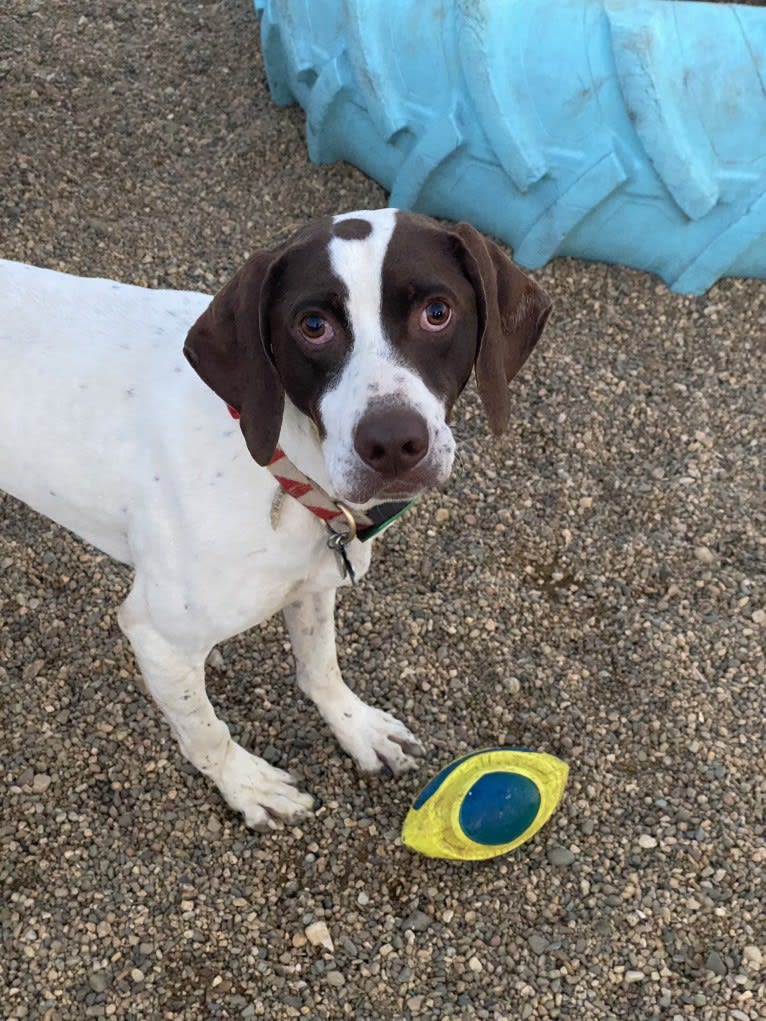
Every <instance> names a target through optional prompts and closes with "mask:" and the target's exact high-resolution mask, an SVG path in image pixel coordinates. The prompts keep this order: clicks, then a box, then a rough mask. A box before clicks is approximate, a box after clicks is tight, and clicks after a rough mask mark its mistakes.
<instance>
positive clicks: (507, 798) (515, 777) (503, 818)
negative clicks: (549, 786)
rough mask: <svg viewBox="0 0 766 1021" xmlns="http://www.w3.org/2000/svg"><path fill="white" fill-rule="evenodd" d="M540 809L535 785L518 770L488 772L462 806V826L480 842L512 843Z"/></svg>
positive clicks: (538, 793)
mask: <svg viewBox="0 0 766 1021" xmlns="http://www.w3.org/2000/svg"><path fill="white" fill-rule="evenodd" d="M539 810H540V792H539V791H538V789H537V786H536V784H534V783H533V782H532V781H531V780H529V779H528V778H527V777H526V776H521V775H520V774H519V773H485V774H484V776H480V777H479V779H478V780H477V781H476V783H475V784H474V785H473V787H471V789H470V790H469V791H468V793H467V794H466V796H465V797H464V798H463V803H462V805H461V806H460V815H459V822H460V828H461V829H462V831H463V832H464V833H465V835H466V836H467V837H469V838H470V839H471V840H474V841H475V842H476V843H477V844H509V843H510V842H511V841H512V840H516V838H517V837H520V836H521V834H522V833H524V832H525V830H526V829H527V828H528V827H529V826H530V825H531V824H532V823H533V822H534V820H535V818H536V816H537V813H538V812H539Z"/></svg>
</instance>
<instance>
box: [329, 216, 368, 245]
mask: <svg viewBox="0 0 766 1021" xmlns="http://www.w3.org/2000/svg"><path fill="white" fill-rule="evenodd" d="M332 233H333V237H336V238H340V239H341V241H364V239H365V238H366V237H369V235H370V234H371V233H372V224H371V223H370V221H369V220H361V219H359V218H358V217H352V219H350V220H341V221H340V223H336V224H333V228H332Z"/></svg>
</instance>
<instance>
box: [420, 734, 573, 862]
mask: <svg viewBox="0 0 766 1021" xmlns="http://www.w3.org/2000/svg"><path fill="white" fill-rule="evenodd" d="M568 775H569V767H568V766H567V764H566V763H565V762H562V761H561V759H557V758H556V757H555V756H554V755H547V754H546V753H544V752H531V751H527V750H525V749H522V748H508V747H499V748H485V749H484V750H482V751H477V752H471V753H470V754H468V755H464V756H463V757H462V758H460V759H456V760H455V761H454V762H451V763H450V764H449V765H448V766H445V767H444V769H442V770H441V771H440V772H439V773H437V774H436V776H435V777H433V779H432V780H429V782H428V783H427V784H426V786H425V787H424V788H423V790H422V791H421V792H420V794H419V795H418V796H417V798H416V799H415V801H414V802H413V803H412V806H411V808H410V810H409V812H408V813H407V816H406V818H405V820H404V825H403V826H402V842H403V843H404V844H405V845H406V846H407V847H409V848H410V849H411V850H413V851H419V852H420V854H424V855H427V856H428V857H429V858H449V859H453V860H456V861H481V860H483V859H485V858H494V857H496V856H497V855H500V854H506V853H507V852H508V851H513V850H514V849H515V848H517V847H518V846H519V845H520V844H523V843H524V841H525V840H529V838H530V837H531V836H533V835H534V834H535V833H537V831H538V830H539V829H540V828H541V827H542V826H544V825H545V823H546V822H547V821H548V819H550V817H551V815H552V814H553V812H554V810H555V808H556V806H557V805H558V803H559V801H560V800H561V796H562V794H563V793H564V786H565V784H566V782H567V776H568Z"/></svg>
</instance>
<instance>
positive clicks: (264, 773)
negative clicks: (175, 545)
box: [118, 583, 313, 830]
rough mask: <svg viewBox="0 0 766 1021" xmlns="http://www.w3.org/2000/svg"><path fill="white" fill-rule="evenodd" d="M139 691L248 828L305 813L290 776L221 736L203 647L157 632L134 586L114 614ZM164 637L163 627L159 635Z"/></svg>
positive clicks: (225, 732) (306, 801) (304, 798)
mask: <svg viewBox="0 0 766 1021" xmlns="http://www.w3.org/2000/svg"><path fill="white" fill-rule="evenodd" d="M118 619H119V623H120V627H121V628H122V630H123V632H124V633H125V635H126V636H127V637H128V639H129V640H130V643H131V645H132V646H133V651H134V652H135V655H136V659H137V660H138V665H139V667H140V668H141V673H142V674H143V677H144V681H145V682H146V687H147V689H148V691H149V693H150V694H151V696H152V698H153V699H154V701H155V702H156V703H157V705H158V706H159V707H160V709H161V710H162V712H163V714H164V715H165V717H166V719H167V720H168V722H169V723H170V726H171V728H172V730H173V732H174V734H175V736H176V738H177V739H178V743H179V746H180V748H181V751H182V752H183V754H184V755H185V757H186V758H187V759H188V760H189V761H190V762H191V763H192V764H193V765H194V766H196V767H197V769H199V770H200V771H201V772H202V773H204V774H205V776H208V777H210V779H211V780H212V781H213V782H214V783H215V784H216V786H217V787H218V789H219V790H220V791H221V793H222V794H223V796H224V798H225V799H226V801H227V802H228V803H229V805H231V807H232V808H233V809H235V810H236V811H238V812H241V813H242V814H243V815H244V817H245V822H246V823H247V825H248V826H252V827H253V828H254V829H262V830H265V829H272V828H275V827H276V826H277V825H278V824H279V822H280V821H289V822H293V821H296V820H297V819H299V818H301V817H302V816H304V815H306V813H307V812H309V811H310V810H311V806H312V803H313V802H312V798H311V797H310V796H309V795H308V794H304V793H302V792H301V791H299V790H298V789H297V788H296V787H295V783H294V781H293V778H292V777H291V776H290V774H289V773H286V772H284V770H281V769H276V768H275V767H274V766H271V765H269V763H268V762H265V761H264V760H263V759H260V758H258V757H257V756H255V755H251V754H250V753H249V752H247V751H245V749H244V748H242V746H241V745H238V744H237V743H236V742H235V741H234V740H233V739H232V737H231V735H230V734H229V728H228V727H227V726H226V724H225V723H224V722H223V720H220V719H219V718H218V717H217V716H216V714H215V710H214V709H213V706H212V705H211V704H210V700H209V699H208V697H207V693H206V691H205V656H206V653H207V651H208V649H207V648H204V647H201V646H200V644H198V642H199V639H198V638H196V637H194V636H193V635H192V634H191V631H193V629H191V631H190V633H189V634H188V635H181V634H180V633H176V634H175V635H174V638H173V639H172V640H171V639H169V638H167V637H165V636H164V635H163V634H162V633H161V632H160V630H159V629H158V626H157V622H156V620H155V619H154V617H153V616H152V615H151V613H150V611H149V608H148V605H147V600H146V599H145V598H144V597H143V593H142V590H141V586H140V584H139V583H137V584H136V585H135V586H134V588H133V591H132V592H131V593H130V595H129V596H128V598H127V599H126V600H125V602H124V603H123V604H122V606H121V607H120V610H119V614H118ZM166 630H167V631H170V630H171V629H170V628H167V629H166Z"/></svg>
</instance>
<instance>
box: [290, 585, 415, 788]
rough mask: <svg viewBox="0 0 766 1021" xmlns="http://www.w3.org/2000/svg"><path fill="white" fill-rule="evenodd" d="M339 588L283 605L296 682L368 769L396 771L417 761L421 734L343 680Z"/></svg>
mask: <svg viewBox="0 0 766 1021" xmlns="http://www.w3.org/2000/svg"><path fill="white" fill-rule="evenodd" d="M334 610H335V590H334V589H331V590H328V591H326V592H319V593H313V594H311V595H306V596H304V597H303V598H302V599H299V600H297V601H296V602H294V603H290V604H289V605H288V606H286V607H285V608H284V617H285V623H286V624H287V629H288V631H289V633H290V641H291V642H292V647H293V652H294V653H295V662H296V666H297V678H298V685H299V687H300V689H301V691H303V692H305V693H306V694H307V695H308V696H309V698H310V699H311V700H312V701H313V702H314V703H315V705H316V706H317V708H318V709H319V711H320V713H321V714H322V716H323V717H324V719H325V720H326V721H327V723H329V725H330V727H331V728H332V731H333V733H334V734H335V736H336V738H337V739H338V741H339V743H340V745H341V747H342V748H343V749H344V750H345V751H347V752H348V754H349V755H351V757H352V758H353V759H355V760H356V763H357V765H358V766H359V768H360V769H361V770H362V771H363V772H365V773H379V772H381V771H388V772H391V773H393V774H394V776H397V775H398V774H399V773H402V772H404V771H405V770H407V769H412V768H414V767H415V766H416V765H417V762H416V761H415V759H416V757H417V756H420V755H422V754H423V748H422V746H421V744H420V742H419V741H418V739H417V738H416V737H415V736H414V735H413V734H412V733H410V731H409V730H408V729H407V727H405V726H404V724H403V723H400V722H399V720H397V719H396V718H395V717H393V716H391V715H390V714H389V713H386V712H383V711H382V710H380V709H374V708H373V707H372V706H369V705H367V704H366V703H365V702H363V701H362V700H361V699H360V698H359V697H358V696H357V695H355V694H354V693H353V691H351V690H350V689H349V688H348V686H347V685H346V684H345V682H344V681H343V678H342V677H341V673H340V667H339V666H338V657H337V653H336V650H335V619H334Z"/></svg>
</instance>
